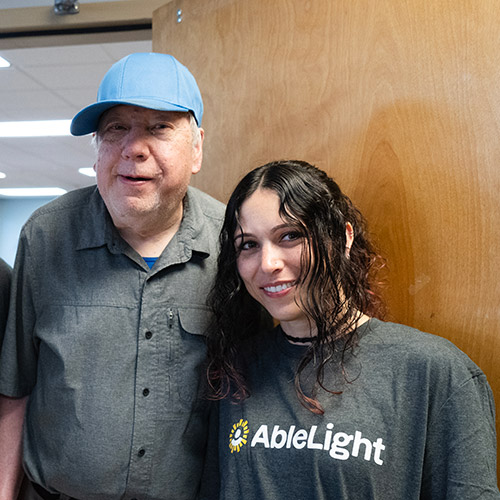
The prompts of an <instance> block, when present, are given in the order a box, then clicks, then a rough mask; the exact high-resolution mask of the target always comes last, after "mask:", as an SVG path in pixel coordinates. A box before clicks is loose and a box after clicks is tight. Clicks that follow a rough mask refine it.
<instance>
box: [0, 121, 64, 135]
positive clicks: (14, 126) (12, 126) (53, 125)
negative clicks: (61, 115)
mask: <svg viewBox="0 0 500 500" xmlns="http://www.w3.org/2000/svg"><path fill="white" fill-rule="evenodd" d="M70 124H71V120H40V121H21V122H0V137H52V136H60V135H71V132H70V131H69V127H70Z"/></svg>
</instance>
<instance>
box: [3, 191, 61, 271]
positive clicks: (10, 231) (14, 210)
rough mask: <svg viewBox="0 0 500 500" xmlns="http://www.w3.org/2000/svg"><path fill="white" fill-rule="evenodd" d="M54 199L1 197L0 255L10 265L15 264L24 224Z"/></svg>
mask: <svg viewBox="0 0 500 500" xmlns="http://www.w3.org/2000/svg"><path fill="white" fill-rule="evenodd" d="M53 199H54V198H53V197H45V198H0V257H1V258H2V259H3V260H5V262H7V263H8V264H9V265H11V266H13V265H14V259H15V257H16V250H17V241H18V239H19V232H20V231H21V228H22V226H23V224H24V223H25V222H26V221H27V219H28V217H29V216H30V215H31V214H32V213H33V212H34V211H35V210H36V209H37V208H38V207H41V206H42V205H45V204H46V203H48V202H49V201H51V200H53Z"/></svg>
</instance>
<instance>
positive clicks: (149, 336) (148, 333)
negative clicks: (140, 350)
mask: <svg viewBox="0 0 500 500" xmlns="http://www.w3.org/2000/svg"><path fill="white" fill-rule="evenodd" d="M144 336H145V337H146V338H147V339H148V340H149V339H150V338H151V337H152V336H153V334H152V333H151V332H146V334H145V335H144Z"/></svg>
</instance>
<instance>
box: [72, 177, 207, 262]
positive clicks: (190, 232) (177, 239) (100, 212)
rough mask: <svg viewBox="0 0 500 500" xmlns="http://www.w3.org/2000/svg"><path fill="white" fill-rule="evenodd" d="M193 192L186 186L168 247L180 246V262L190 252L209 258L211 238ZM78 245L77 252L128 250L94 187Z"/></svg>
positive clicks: (85, 210) (79, 234)
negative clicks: (181, 256)
mask: <svg viewBox="0 0 500 500" xmlns="http://www.w3.org/2000/svg"><path fill="white" fill-rule="evenodd" d="M87 189H89V188H87ZM195 191H196V190H195V188H192V187H191V186H190V187H188V191H187V193H186V196H185V197H184V213H183V217H182V221H181V225H180V227H179V229H178V231H177V233H176V235H175V236H174V237H173V238H172V241H171V242H170V243H169V244H168V246H167V248H168V247H170V246H171V245H172V244H176V245H180V247H179V250H180V251H181V250H182V251H181V252H180V253H181V254H183V256H184V258H182V260H184V259H185V258H186V259H189V258H191V254H192V252H197V253H200V254H201V256H202V257H207V256H209V255H210V243H209V241H210V238H209V235H208V234H205V233H206V231H207V230H206V228H205V224H204V221H205V217H204V213H203V210H202V207H201V204H200V201H199V200H198V199H197V197H196V192H195ZM77 245H78V246H77V249H78V250H82V249H88V248H97V247H102V246H105V245H107V246H108V247H109V249H110V251H111V252H117V253H118V252H123V251H125V249H126V248H127V247H128V244H127V243H126V242H125V241H124V240H123V238H122V237H121V236H120V234H119V233H118V230H117V229H116V227H115V226H114V224H113V221H112V219H111V216H110V215H109V212H108V209H107V208H106V205H105V204H104V201H103V199H102V197H101V195H100V193H99V190H98V189H97V186H95V187H94V188H93V191H92V193H91V194H90V197H89V202H88V204H87V205H86V206H85V207H84V209H83V213H82V227H81V228H80V230H79V232H78V244H77ZM181 247H182V248H181ZM164 252H165V250H164Z"/></svg>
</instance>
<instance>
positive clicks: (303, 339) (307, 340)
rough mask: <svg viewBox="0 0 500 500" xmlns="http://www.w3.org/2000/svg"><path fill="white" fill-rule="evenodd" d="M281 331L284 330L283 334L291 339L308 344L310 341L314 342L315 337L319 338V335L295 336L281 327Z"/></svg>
mask: <svg viewBox="0 0 500 500" xmlns="http://www.w3.org/2000/svg"><path fill="white" fill-rule="evenodd" d="M281 331H282V332H283V335H284V336H285V337H286V338H287V339H288V340H290V341H292V342H298V343H299V344H308V343H310V342H312V341H313V340H314V339H317V338H318V336H317V335H315V336H314V337H293V336H292V335H288V334H287V333H285V332H284V331H283V329H281Z"/></svg>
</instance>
